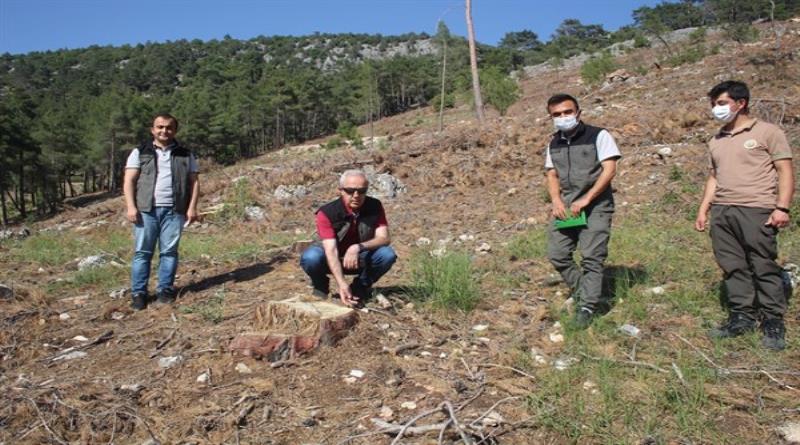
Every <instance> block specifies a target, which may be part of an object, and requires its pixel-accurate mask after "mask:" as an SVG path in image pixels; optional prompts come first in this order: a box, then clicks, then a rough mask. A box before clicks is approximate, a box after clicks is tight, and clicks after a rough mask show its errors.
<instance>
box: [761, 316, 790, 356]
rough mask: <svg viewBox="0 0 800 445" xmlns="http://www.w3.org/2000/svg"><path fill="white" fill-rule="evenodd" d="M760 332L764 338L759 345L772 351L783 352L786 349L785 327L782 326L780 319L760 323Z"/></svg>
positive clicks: (769, 319) (770, 319)
mask: <svg viewBox="0 0 800 445" xmlns="http://www.w3.org/2000/svg"><path fill="white" fill-rule="evenodd" d="M761 332H763V333H764V338H762V339H761V345H762V346H764V347H765V348H767V349H772V350H773V351H783V350H784V349H786V340H784V337H785V336H786V326H784V324H783V319H782V318H768V319H766V320H764V321H763V322H761Z"/></svg>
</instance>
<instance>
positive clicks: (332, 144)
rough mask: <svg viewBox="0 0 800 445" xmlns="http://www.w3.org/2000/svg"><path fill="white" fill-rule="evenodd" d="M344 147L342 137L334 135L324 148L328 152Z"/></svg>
mask: <svg viewBox="0 0 800 445" xmlns="http://www.w3.org/2000/svg"><path fill="white" fill-rule="evenodd" d="M341 146H342V137H341V136H339V135H338V134H336V135H333V136H331V137H330V139H328V142H326V143H325V145H323V148H325V149H326V150H333V149H334V148H339V147H341Z"/></svg>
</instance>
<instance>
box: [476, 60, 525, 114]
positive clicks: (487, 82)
mask: <svg viewBox="0 0 800 445" xmlns="http://www.w3.org/2000/svg"><path fill="white" fill-rule="evenodd" d="M481 89H482V90H483V95H484V99H485V100H486V103H487V104H489V105H491V106H493V107H494V108H496V109H497V111H499V112H500V115H501V116H504V115H505V114H506V111H508V108H509V107H510V106H511V105H513V104H514V102H516V101H517V99H519V96H520V91H519V86H518V85H517V82H515V81H514V79H512V78H510V77H508V76H507V75H505V74H504V73H503V72H502V71H500V69H499V68H497V67H494V66H492V67H489V68H486V69H485V70H482V71H481Z"/></svg>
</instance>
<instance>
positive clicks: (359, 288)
mask: <svg viewBox="0 0 800 445" xmlns="http://www.w3.org/2000/svg"><path fill="white" fill-rule="evenodd" d="M350 292H352V293H353V296H355V297H357V298H358V302H359V304H362V305H363V304H364V303H366V302H367V301H368V300H369V299H370V298H372V287H371V286H364V285H363V284H362V283H361V281H358V280H354V281H353V283H352V284H351V285H350Z"/></svg>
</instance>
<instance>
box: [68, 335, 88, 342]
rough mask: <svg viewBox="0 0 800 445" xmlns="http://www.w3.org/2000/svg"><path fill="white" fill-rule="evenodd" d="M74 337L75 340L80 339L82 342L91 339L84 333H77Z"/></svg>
mask: <svg viewBox="0 0 800 445" xmlns="http://www.w3.org/2000/svg"><path fill="white" fill-rule="evenodd" d="M72 339H73V340H74V341H79V342H81V343H83V342H87V341H89V339H88V338H86V337H84V336H83V335H76V336H74V337H72Z"/></svg>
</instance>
